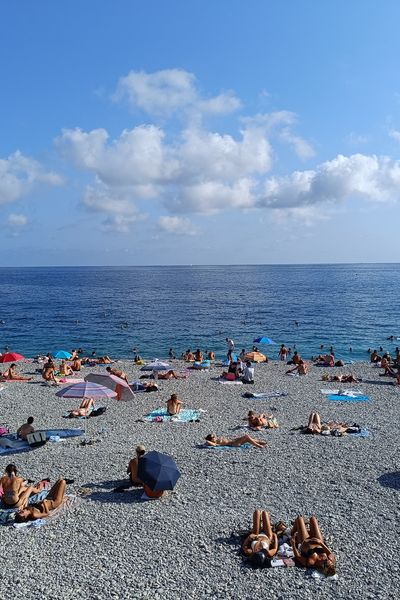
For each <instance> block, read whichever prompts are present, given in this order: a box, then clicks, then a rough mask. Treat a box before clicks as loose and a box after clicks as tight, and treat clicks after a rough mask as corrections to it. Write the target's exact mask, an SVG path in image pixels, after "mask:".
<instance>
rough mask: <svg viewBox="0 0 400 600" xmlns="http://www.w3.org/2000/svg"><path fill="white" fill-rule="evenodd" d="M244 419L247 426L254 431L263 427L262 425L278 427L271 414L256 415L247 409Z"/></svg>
mask: <svg viewBox="0 0 400 600" xmlns="http://www.w3.org/2000/svg"><path fill="white" fill-rule="evenodd" d="M246 420H247V422H248V425H249V427H251V429H254V430H255V431H257V430H260V429H263V428H264V427H267V428H268V429H278V427H279V425H278V422H277V420H276V419H275V417H274V416H273V415H264V414H260V415H258V414H257V413H255V412H254V411H253V410H249V412H248V414H247V419H246Z"/></svg>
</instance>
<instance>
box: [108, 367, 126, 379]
mask: <svg viewBox="0 0 400 600" xmlns="http://www.w3.org/2000/svg"><path fill="white" fill-rule="evenodd" d="M106 371H107V372H108V373H110V375H115V377H119V378H120V379H123V380H124V381H126V383H128V376H127V374H126V373H125V371H122V370H121V369H113V368H112V367H106Z"/></svg>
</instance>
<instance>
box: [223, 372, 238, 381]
mask: <svg viewBox="0 0 400 600" xmlns="http://www.w3.org/2000/svg"><path fill="white" fill-rule="evenodd" d="M225 379H227V380H228V381H235V379H236V375H235V373H226V374H225Z"/></svg>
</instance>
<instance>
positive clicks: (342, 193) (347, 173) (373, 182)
mask: <svg viewBox="0 0 400 600" xmlns="http://www.w3.org/2000/svg"><path fill="white" fill-rule="evenodd" d="M357 197H358V198H362V199H365V200H368V201H371V202H388V201H392V200H393V201H400V161H396V160H393V159H390V158H388V157H385V156H383V157H378V156H375V155H372V156H367V155H363V154H353V155H351V156H342V155H338V156H337V157H336V158H334V159H333V160H331V161H327V162H324V163H322V164H321V165H319V166H318V167H317V168H316V169H315V170H310V171H295V172H294V173H292V174H291V175H289V176H287V177H279V178H276V177H275V178H270V179H268V180H267V181H266V182H265V185H264V193H263V194H262V195H261V197H259V199H258V201H257V206H259V207H268V208H278V209H282V208H294V207H301V206H308V205H317V204H323V203H338V202H343V201H345V200H349V199H351V198H357Z"/></svg>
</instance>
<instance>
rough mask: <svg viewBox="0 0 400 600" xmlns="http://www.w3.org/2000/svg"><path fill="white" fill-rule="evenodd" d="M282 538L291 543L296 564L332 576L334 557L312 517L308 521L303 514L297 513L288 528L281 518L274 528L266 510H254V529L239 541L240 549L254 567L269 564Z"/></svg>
mask: <svg viewBox="0 0 400 600" xmlns="http://www.w3.org/2000/svg"><path fill="white" fill-rule="evenodd" d="M284 540H287V541H288V542H289V543H290V545H291V547H292V555H293V557H294V559H295V563H296V564H297V565H298V566H301V567H305V568H313V569H316V570H318V571H321V572H322V573H323V574H324V575H326V576H332V575H335V573H336V558H335V556H334V554H333V553H332V551H331V550H330V549H329V548H328V546H327V545H326V543H325V541H324V538H323V536H322V533H321V530H320V527H319V524H318V521H317V519H316V517H315V516H312V517H311V518H310V521H309V523H308V524H306V521H305V519H304V517H302V516H298V517H297V518H296V520H295V521H294V523H293V526H292V527H291V528H288V527H286V525H285V524H284V523H282V522H281V521H280V522H279V523H277V525H275V526H274V527H273V526H272V525H271V520H270V516H269V514H268V512H267V511H265V510H256V511H254V514H253V528H252V530H251V532H250V533H249V534H248V535H247V536H246V537H245V539H244V541H243V543H242V551H243V554H244V555H245V556H246V557H247V558H248V559H249V560H250V561H251V563H252V564H253V565H254V566H257V567H266V566H271V560H272V559H273V558H274V557H275V556H276V555H277V554H278V551H279V547H280V546H281V545H282V543H283V542H284Z"/></svg>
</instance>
